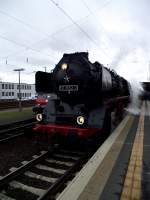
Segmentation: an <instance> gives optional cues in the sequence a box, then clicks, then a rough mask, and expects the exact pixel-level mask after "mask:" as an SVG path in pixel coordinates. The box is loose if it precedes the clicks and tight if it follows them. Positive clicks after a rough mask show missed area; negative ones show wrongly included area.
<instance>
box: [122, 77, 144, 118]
mask: <svg viewBox="0 0 150 200" xmlns="http://www.w3.org/2000/svg"><path fill="white" fill-rule="evenodd" d="M142 90H143V89H142V87H141V85H140V83H138V82H136V81H134V82H133V81H132V82H131V88H130V94H131V103H130V104H129V106H128V108H127V109H126V110H127V111H128V112H130V113H132V114H134V115H138V114H140V110H141V109H140V99H139V96H140V95H141V92H142Z"/></svg>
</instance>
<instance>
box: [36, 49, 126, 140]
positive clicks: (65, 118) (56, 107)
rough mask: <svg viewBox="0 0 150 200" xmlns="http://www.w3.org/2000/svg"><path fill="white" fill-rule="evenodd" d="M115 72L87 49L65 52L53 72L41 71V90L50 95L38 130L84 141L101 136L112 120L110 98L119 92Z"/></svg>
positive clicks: (37, 126) (37, 78) (39, 76)
mask: <svg viewBox="0 0 150 200" xmlns="http://www.w3.org/2000/svg"><path fill="white" fill-rule="evenodd" d="M112 74H113V73H111V72H110V71H109V70H108V69H107V68H105V67H104V66H103V65H101V64H99V63H98V62H95V63H94V64H92V63H91V62H90V61H89V60H88V53H85V52H82V53H74V54H64V55H63V57H62V59H61V60H60V61H59V63H58V64H57V65H56V67H55V68H54V70H53V71H52V72H51V73H46V74H45V73H44V72H37V74H36V90H37V92H38V93H41V92H43V93H44V92H45V93H49V96H50V97H49V99H48V104H47V105H46V106H45V108H44V110H43V113H42V114H41V117H40V118H39V117H38V119H40V120H39V121H40V122H39V124H38V125H36V126H35V127H34V132H36V133H41V134H43V133H44V134H45V133H46V134H48V135H49V136H52V137H53V136H56V135H57V137H60V136H63V137H67V138H70V137H71V138H80V139H84V140H85V139H91V138H92V137H95V136H97V135H100V133H102V132H103V130H104V128H106V126H107V128H109V124H110V123H111V122H110V113H109V112H108V109H107V105H106V100H108V99H110V98H112V97H114V96H115V95H118V94H119V93H118V88H120V86H119V85H118V84H120V83H119V81H118V82H117V81H116V80H117V78H116V77H117V76H116V77H114V78H113V76H112ZM120 85H121V84H120ZM121 89H122V88H121ZM116 91H117V92H116ZM109 111H110V109H109Z"/></svg>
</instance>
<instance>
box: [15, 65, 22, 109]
mask: <svg viewBox="0 0 150 200" xmlns="http://www.w3.org/2000/svg"><path fill="white" fill-rule="evenodd" d="M14 71H15V72H18V74H19V94H18V97H19V111H20V112H21V111H22V105H21V87H20V73H21V71H24V69H23V68H19V69H14Z"/></svg>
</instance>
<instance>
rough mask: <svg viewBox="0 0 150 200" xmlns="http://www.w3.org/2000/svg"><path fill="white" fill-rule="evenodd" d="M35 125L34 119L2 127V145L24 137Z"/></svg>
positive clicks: (0, 135)
mask: <svg viewBox="0 0 150 200" xmlns="http://www.w3.org/2000/svg"><path fill="white" fill-rule="evenodd" d="M35 123H36V122H35V121H34V119H29V120H24V121H21V122H15V123H12V124H7V125H1V126H0V143H1V142H5V141H8V140H10V139H13V138H16V137H18V136H22V135H24V134H25V132H27V131H28V130H29V129H30V128H31V127H32V126H33V125H34V124H35Z"/></svg>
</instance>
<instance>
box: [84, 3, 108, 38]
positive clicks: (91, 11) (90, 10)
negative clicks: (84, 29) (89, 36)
mask: <svg viewBox="0 0 150 200" xmlns="http://www.w3.org/2000/svg"><path fill="white" fill-rule="evenodd" d="M81 1H82V4H83V5H84V6H85V7H86V9H87V10H88V11H89V13H90V15H92V16H94V18H95V19H96V20H97V21H98V22H99V25H100V26H101V27H102V29H101V31H103V32H105V34H106V31H104V27H103V25H102V24H101V22H100V20H99V18H98V17H96V15H97V14H96V13H97V12H95V11H93V10H92V9H91V8H90V7H89V5H88V4H87V2H86V1H85V0H81ZM111 2H112V0H109V1H107V2H106V3H105V4H104V5H103V6H102V7H101V8H100V10H98V11H101V10H102V9H103V8H104V7H106V6H108V4H110V3H111ZM98 28H99V27H98ZM107 37H108V38H109V39H110V40H112V38H111V37H110V35H108V33H107Z"/></svg>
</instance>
